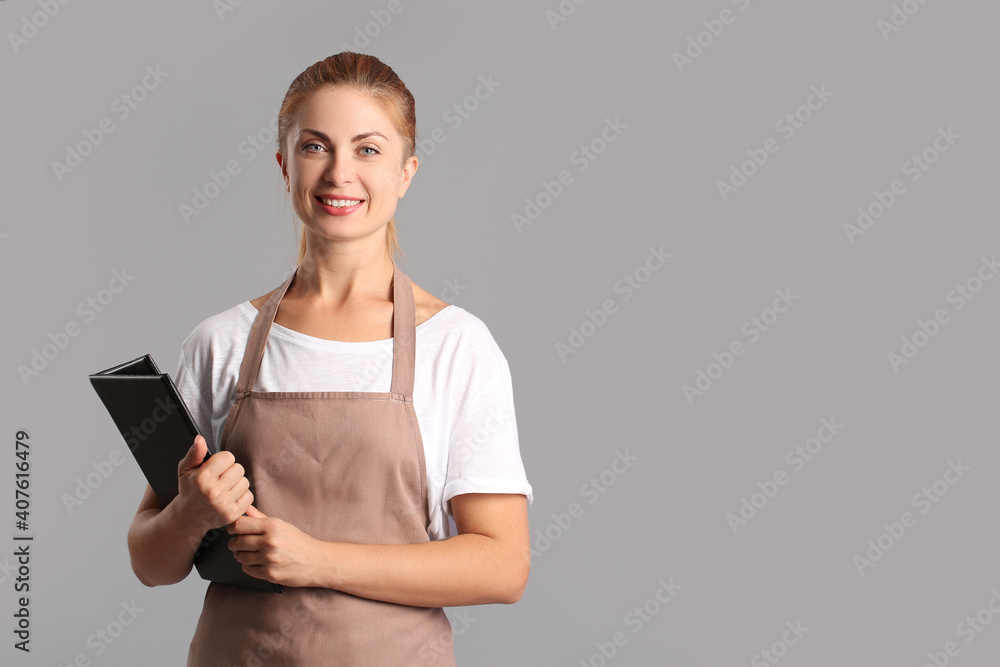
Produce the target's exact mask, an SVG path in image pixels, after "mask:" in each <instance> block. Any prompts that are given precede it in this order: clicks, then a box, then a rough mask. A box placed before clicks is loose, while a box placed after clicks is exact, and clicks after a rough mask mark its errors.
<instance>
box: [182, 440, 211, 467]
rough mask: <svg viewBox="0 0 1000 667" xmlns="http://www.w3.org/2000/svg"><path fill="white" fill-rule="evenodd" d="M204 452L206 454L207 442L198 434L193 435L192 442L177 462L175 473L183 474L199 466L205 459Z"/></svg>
mask: <svg viewBox="0 0 1000 667" xmlns="http://www.w3.org/2000/svg"><path fill="white" fill-rule="evenodd" d="M206 454H208V443H207V442H205V438H203V437H202V436H200V435H198V436H195V438H194V443H193V444H192V445H191V447H190V448H189V449H188V450H187V453H186V454H185V455H184V458H182V459H181V460H180V462H179V463H178V464H177V474H178V475H183V474H184V473H186V472H188V471H190V470H194V469H195V468H197V467H198V466H200V465H201V464H202V462H203V461H204V460H205V455H206Z"/></svg>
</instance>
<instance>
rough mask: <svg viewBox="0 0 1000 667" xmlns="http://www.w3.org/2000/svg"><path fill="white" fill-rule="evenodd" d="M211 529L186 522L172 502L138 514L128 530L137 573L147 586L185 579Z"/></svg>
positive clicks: (167, 583)
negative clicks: (196, 553)
mask: <svg viewBox="0 0 1000 667" xmlns="http://www.w3.org/2000/svg"><path fill="white" fill-rule="evenodd" d="M207 531H208V528H206V529H205V530H200V529H198V528H195V527H191V526H190V525H188V524H185V522H183V521H182V520H180V519H179V518H178V517H177V516H176V514H175V511H174V507H173V506H172V505H168V506H167V508H166V509H148V510H146V511H144V512H142V513H140V514H138V515H137V516H136V517H135V519H134V520H133V521H132V526H131V527H130V528H129V532H128V548H129V556H130V558H131V562H132V570H133V572H135V575H136V576H137V577H138V578H139V581H141V582H142V583H143V584H145V585H146V586H164V585H169V584H175V583H177V582H179V581H182V580H183V579H184V578H185V577H187V576H188V574H189V573H190V572H191V567H192V564H193V561H194V552H195V550H196V549H197V547H198V545H199V544H200V542H201V538H202V537H203V536H204V534H205V533H206V532H207Z"/></svg>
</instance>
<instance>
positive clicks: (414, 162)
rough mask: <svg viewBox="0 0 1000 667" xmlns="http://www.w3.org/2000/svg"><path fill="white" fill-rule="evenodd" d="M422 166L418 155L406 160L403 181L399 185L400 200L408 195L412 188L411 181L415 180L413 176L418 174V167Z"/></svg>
mask: <svg viewBox="0 0 1000 667" xmlns="http://www.w3.org/2000/svg"><path fill="white" fill-rule="evenodd" d="M419 164H420V159H419V158H418V157H417V156H416V155H411V156H410V157H408V158H406V161H405V162H404V163H403V180H402V181H400V183H399V199H402V198H403V195H405V194H406V191H407V189H408V188H409V187H410V181H412V180H413V175H414V174H416V173H417V167H418V166H419Z"/></svg>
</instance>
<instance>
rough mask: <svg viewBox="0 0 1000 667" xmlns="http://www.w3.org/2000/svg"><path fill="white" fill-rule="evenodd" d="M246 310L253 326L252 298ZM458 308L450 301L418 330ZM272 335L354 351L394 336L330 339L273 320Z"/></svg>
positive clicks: (385, 342) (389, 340)
mask: <svg viewBox="0 0 1000 667" xmlns="http://www.w3.org/2000/svg"><path fill="white" fill-rule="evenodd" d="M240 306H241V307H242V308H243V310H244V311H246V312H247V314H248V315H249V316H250V323H251V326H252V325H253V321H254V319H255V318H256V317H257V312H258V311H257V309H256V308H255V307H254V305H253V304H252V303H250V300H249V299H247V300H246V301H244V302H243V303H241V304H240ZM454 308H457V306H456V305H455V304H453V303H449V304H448V305H447V306H445V307H444V308H442V309H441V310H439V311H437V312H436V313H434V314H433V315H431V316H430V317H428V318H427V319H426V320H424V321H423V322H421V323H420V324H418V325H417V327H416V331H417V333H420V332H421V331H423V330H424V329H427V328H429V327H431V326H433V325H434V324H435V323H436V322H437V321H438V320H439V319H441V318H442V317H443V315H444V314H445V313H446V312H450V311H451V310H452V309H454ZM270 335H278V336H280V337H282V338H286V339H288V340H294V341H297V342H300V343H305V344H307V345H312V346H314V347H323V348H326V349H340V350H353V351H359V352H360V351H363V350H364V349H366V348H377V347H386V346H388V345H390V344H391V343H392V338H383V339H381V340H356V341H347V340H329V339H327V338H318V337H316V336H310V335H309V334H304V333H302V332H301V331H296V330H295V329H289V328H288V327H285V326H282V325H280V324H278V323H277V322H273V321H272V322H271V331H270Z"/></svg>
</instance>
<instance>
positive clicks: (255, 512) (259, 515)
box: [247, 505, 267, 519]
mask: <svg viewBox="0 0 1000 667" xmlns="http://www.w3.org/2000/svg"><path fill="white" fill-rule="evenodd" d="M247 516H252V517H253V518H255V519H266V518H267V515H266V514H264V513H263V512H261V511H260V510H259V509H257V508H256V507H254V506H253V505H249V506H248V507H247Z"/></svg>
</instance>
